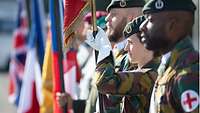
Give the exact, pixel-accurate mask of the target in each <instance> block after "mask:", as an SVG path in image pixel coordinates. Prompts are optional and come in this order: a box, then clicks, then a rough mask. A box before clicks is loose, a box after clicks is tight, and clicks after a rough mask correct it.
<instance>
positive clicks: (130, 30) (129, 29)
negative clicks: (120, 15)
mask: <svg viewBox="0 0 200 113" xmlns="http://www.w3.org/2000/svg"><path fill="white" fill-rule="evenodd" d="M131 32H132V28H131V25H130V24H129V25H128V26H127V28H126V33H127V34H129V33H131Z"/></svg>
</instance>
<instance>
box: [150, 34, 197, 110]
mask: <svg viewBox="0 0 200 113" xmlns="http://www.w3.org/2000/svg"><path fill="white" fill-rule="evenodd" d="M166 67H167V68H166V70H165V71H164V73H162V75H159V77H158V79H157V80H156V84H155V86H154V91H153V94H152V100H151V103H154V104H151V109H150V110H151V111H150V113H185V112H190V113H198V106H199V87H198V84H199V53H198V52H196V51H195V50H194V48H193V46H192V43H191V40H190V38H185V39H184V40H182V41H181V42H179V43H178V44H177V45H176V46H175V48H174V49H173V51H172V52H171V58H169V59H168V62H167V64H166ZM160 69H162V68H160ZM153 101H154V102H153Z"/></svg>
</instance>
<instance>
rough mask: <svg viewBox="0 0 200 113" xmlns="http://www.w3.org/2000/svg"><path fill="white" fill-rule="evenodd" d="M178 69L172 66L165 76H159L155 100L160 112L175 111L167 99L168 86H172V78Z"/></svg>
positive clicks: (172, 112)
mask: <svg viewBox="0 0 200 113" xmlns="http://www.w3.org/2000/svg"><path fill="white" fill-rule="evenodd" d="M175 74H176V71H175V70H174V69H172V68H171V67H169V68H167V70H166V71H165V72H164V73H163V76H159V77H158V79H157V81H156V90H155V101H156V103H157V111H158V113H162V112H168V113H174V110H173V108H172V106H171V105H170V104H169V102H168V100H167V93H168V87H170V82H169V81H170V80H171V79H172V78H173V77H174V76H175Z"/></svg>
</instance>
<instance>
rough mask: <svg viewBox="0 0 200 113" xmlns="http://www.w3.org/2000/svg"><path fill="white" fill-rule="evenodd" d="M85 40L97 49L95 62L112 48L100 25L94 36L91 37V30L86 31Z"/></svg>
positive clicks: (108, 53) (105, 55)
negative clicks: (97, 53)
mask: <svg viewBox="0 0 200 113" xmlns="http://www.w3.org/2000/svg"><path fill="white" fill-rule="evenodd" d="M85 42H86V43H87V44H88V45H90V46H91V47H92V48H94V49H96V50H97V51H99V55H98V58H97V63H99V62H100V61H101V60H103V59H104V58H106V57H107V56H109V55H110V51H111V50H112V47H111V44H110V41H109V40H108V36H107V35H106V33H105V32H104V30H103V29H101V28H100V27H98V33H97V35H96V37H95V38H94V37H93V32H92V31H88V32H87V36H86V40H85Z"/></svg>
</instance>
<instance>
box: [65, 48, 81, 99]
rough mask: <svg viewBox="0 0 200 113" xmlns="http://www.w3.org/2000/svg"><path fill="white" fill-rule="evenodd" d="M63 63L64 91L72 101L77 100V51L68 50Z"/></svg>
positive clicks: (78, 77) (78, 79)
mask: <svg viewBox="0 0 200 113" xmlns="http://www.w3.org/2000/svg"><path fill="white" fill-rule="evenodd" d="M65 63H66V64H65V69H66V70H65V74H64V81H65V91H66V92H67V93H68V94H70V96H71V97H72V99H73V100H78V96H79V88H78V86H79V83H80V79H81V72H80V67H79V65H78V61H77V50H74V49H70V50H69V51H68V52H67V53H66V62H65Z"/></svg>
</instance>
